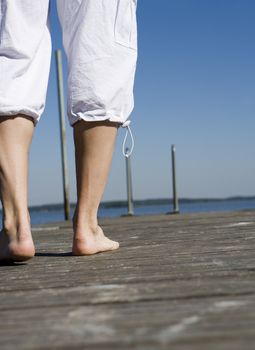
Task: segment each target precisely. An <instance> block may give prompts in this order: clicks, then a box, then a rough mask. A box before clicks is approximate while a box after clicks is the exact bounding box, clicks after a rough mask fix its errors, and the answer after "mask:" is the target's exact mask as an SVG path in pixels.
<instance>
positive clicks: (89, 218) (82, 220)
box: [73, 211, 98, 233]
mask: <svg viewBox="0 0 255 350" xmlns="http://www.w3.org/2000/svg"><path fill="white" fill-rule="evenodd" d="M73 228H74V232H75V233H76V232H79V231H90V232H92V233H96V232H97V231H98V221H97V216H96V215H91V214H90V215H89V214H88V213H86V212H84V211H83V212H80V213H79V212H78V211H75V212H74V215H73Z"/></svg>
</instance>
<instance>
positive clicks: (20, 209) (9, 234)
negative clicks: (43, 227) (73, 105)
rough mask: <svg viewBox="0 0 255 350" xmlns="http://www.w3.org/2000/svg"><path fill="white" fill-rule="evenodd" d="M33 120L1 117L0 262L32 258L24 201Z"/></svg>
mask: <svg viewBox="0 0 255 350" xmlns="http://www.w3.org/2000/svg"><path fill="white" fill-rule="evenodd" d="M33 130H34V124H33V121H32V118H30V117H26V116H21V115H18V116H15V117H1V118H0V197H1V202H2V206H3V228H2V231H1V233H0V261H2V260H11V261H24V260H27V259H29V258H31V257H33V256H34V254H35V249H34V244H33V240H32V236H31V228H30V217H29V213H28V209H27V207H28V203H27V202H28V201H27V177H28V154H29V146H30V144H31V140H32V136H33Z"/></svg>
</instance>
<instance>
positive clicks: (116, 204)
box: [29, 196, 255, 211]
mask: <svg viewBox="0 0 255 350" xmlns="http://www.w3.org/2000/svg"><path fill="white" fill-rule="evenodd" d="M247 200H255V196H233V197H226V198H185V197H183V198H180V199H179V202H180V204H182V203H183V204H184V203H206V202H223V201H224V202H226V201H247ZM167 204H172V199H171V198H156V199H138V200H134V205H135V206H136V207H139V206H153V205H167ZM126 206H127V201H126V200H115V201H105V202H102V203H101V204H100V208H104V209H106V208H121V207H126ZM71 207H75V203H71ZM61 208H63V204H62V203H56V204H43V205H33V206H30V207H29V210H31V211H38V210H59V209H61Z"/></svg>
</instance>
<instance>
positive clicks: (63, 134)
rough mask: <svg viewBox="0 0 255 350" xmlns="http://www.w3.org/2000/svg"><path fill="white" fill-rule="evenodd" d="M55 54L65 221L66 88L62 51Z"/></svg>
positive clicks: (67, 211) (67, 214)
mask: <svg viewBox="0 0 255 350" xmlns="http://www.w3.org/2000/svg"><path fill="white" fill-rule="evenodd" d="M55 54H56V66H57V84H58V106H59V126H60V141H61V160H62V176H63V195H64V210H65V220H70V199H69V184H68V167H67V150H66V128H65V108H64V88H63V70H62V55H61V50H56V51H55Z"/></svg>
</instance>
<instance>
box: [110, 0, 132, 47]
mask: <svg viewBox="0 0 255 350" xmlns="http://www.w3.org/2000/svg"><path fill="white" fill-rule="evenodd" d="M114 40H115V42H117V43H118V44H121V45H123V46H126V47H129V48H131V49H134V50H136V48H137V25H136V0H118V1H117V10H116V17H115V24H114Z"/></svg>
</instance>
